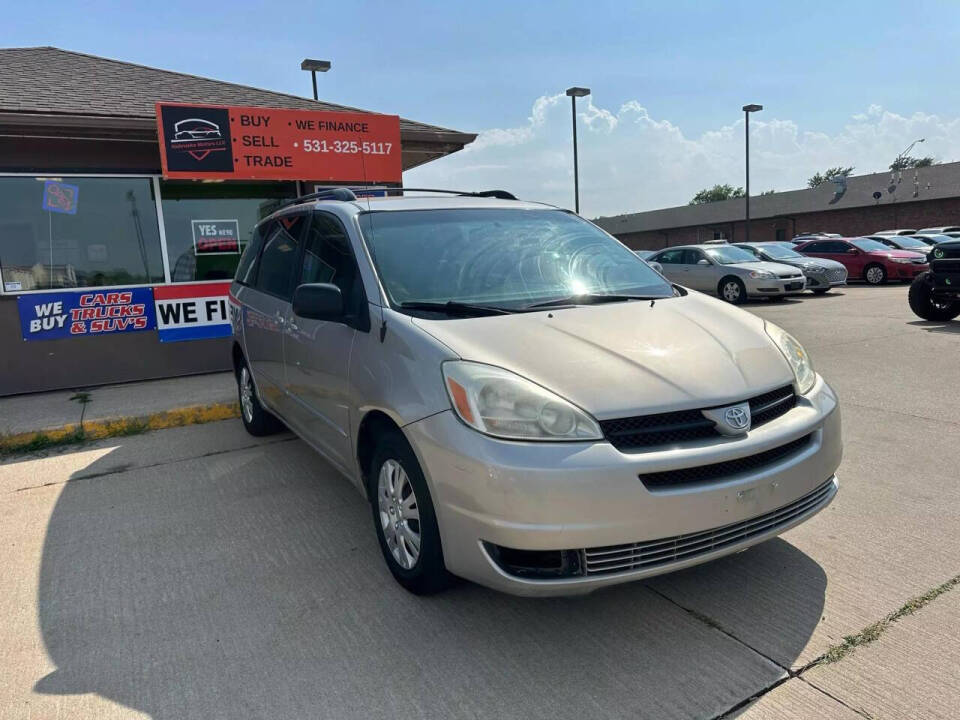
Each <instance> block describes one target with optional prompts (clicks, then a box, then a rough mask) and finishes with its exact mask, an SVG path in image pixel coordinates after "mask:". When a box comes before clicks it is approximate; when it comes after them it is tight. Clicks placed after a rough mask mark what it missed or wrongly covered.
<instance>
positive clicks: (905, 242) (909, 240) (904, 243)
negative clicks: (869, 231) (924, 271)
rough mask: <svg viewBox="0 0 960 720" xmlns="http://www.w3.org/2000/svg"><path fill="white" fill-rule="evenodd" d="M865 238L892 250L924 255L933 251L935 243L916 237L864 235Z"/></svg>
mask: <svg viewBox="0 0 960 720" xmlns="http://www.w3.org/2000/svg"><path fill="white" fill-rule="evenodd" d="M864 237H865V238H869V239H870V240H876V241H877V242H878V243H883V244H884V245H886V246H887V247H890V248H893V249H894V250H909V251H910V252H918V253H923V254H924V255H926V254H927V253H928V252H930V251H931V250H932V249H933V246H934V245H935V243H933V242H930V241H929V240H927V239H926V238H923V237H920V236H918V235H864Z"/></svg>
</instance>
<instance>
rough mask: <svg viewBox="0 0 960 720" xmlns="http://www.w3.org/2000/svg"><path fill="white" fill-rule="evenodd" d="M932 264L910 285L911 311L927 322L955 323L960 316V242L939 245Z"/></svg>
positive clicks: (931, 255) (932, 252)
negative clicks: (953, 321) (951, 321)
mask: <svg viewBox="0 0 960 720" xmlns="http://www.w3.org/2000/svg"><path fill="white" fill-rule="evenodd" d="M929 261H930V269H929V270H928V271H927V272H924V273H921V274H919V275H917V277H916V278H915V279H914V281H913V283H912V284H911V285H910V293H909V301H910V309H911V310H913V312H914V313H916V314H917V315H919V316H920V317H922V318H923V319H924V320H936V321H940V322H944V321H946V320H953V319H954V318H955V317H957V316H958V315H960V240H950V241H947V242H942V243H939V244H938V245H937V246H936V247H935V248H934V249H933V250H932V251H931V252H930V256H929Z"/></svg>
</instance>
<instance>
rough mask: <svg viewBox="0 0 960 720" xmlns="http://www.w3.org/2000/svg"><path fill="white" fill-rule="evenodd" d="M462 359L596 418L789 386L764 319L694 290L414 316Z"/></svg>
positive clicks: (697, 404)
mask: <svg viewBox="0 0 960 720" xmlns="http://www.w3.org/2000/svg"><path fill="white" fill-rule="evenodd" d="M412 321H413V323H414V324H416V325H417V326H418V327H420V328H421V329H423V330H424V331H426V332H428V333H429V334H431V335H432V336H433V337H435V338H436V339H437V340H439V341H440V342H442V343H443V344H444V345H446V346H447V347H449V348H450V349H451V350H452V351H453V352H454V353H456V354H457V355H459V356H460V357H461V358H463V359H464V360H472V361H475V362H482V363H488V364H490V365H496V366H498V367H502V368H506V369H507V370H511V371H512V372H515V373H517V374H519V375H522V376H523V377H526V378H528V379H530V380H533V381H534V382H536V383H539V384H540V385H542V386H543V387H545V388H547V389H549V390H552V391H553V392H555V393H557V394H558V395H560V396H561V397H564V398H566V399H567V400H570V401H571V402H573V403H575V404H576V405H579V406H580V407H582V408H583V409H584V410H587V411H588V412H590V413H591V414H593V415H594V416H595V417H597V418H598V419H601V420H602V419H609V418H615V417H624V416H630V415H643V414H648V413H658V412H668V411H672V410H684V409H690V408H702V407H709V406H715V405H723V404H726V403H728V402H737V401H741V400H745V399H747V398H749V397H752V396H754V395H759V394H760V393H763V392H766V391H767V390H771V389H773V388H777V387H781V386H783V385H786V384H789V383H792V382H793V379H794V378H793V371H792V370H791V369H790V366H789V365H788V364H787V361H786V360H785V359H784V357H783V355H782V354H781V353H780V351H779V350H778V349H777V347H776V346H775V345H774V344H773V342H772V341H771V340H770V338H769V337H768V336H767V334H766V332H765V331H764V327H763V320H761V319H760V318H758V317H756V316H754V315H751V314H749V313H747V312H745V311H743V310H739V309H737V308H734V307H732V306H730V305H727V304H726V303H723V302H721V301H719V300H715V299H713V298H709V297H707V296H705V295H701V294H700V293H695V292H690V293H689V294H688V295H687V296H686V297H676V298H668V299H664V300H657V301H656V302H654V303H653V304H652V305H651V303H650V302H648V301H632V302H623V303H610V304H605V305H585V306H578V307H573V308H563V309H556V308H555V309H550V310H544V311H543V312H534V313H518V314H514V315H496V316H491V317H479V318H462V319H461V318H458V319H448V320H428V319H424V318H419V317H416V318H412Z"/></svg>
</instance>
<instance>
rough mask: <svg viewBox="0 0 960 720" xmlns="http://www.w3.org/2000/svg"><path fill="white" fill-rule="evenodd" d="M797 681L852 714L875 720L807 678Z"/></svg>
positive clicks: (799, 677) (866, 719)
mask: <svg viewBox="0 0 960 720" xmlns="http://www.w3.org/2000/svg"><path fill="white" fill-rule="evenodd" d="M797 680H799V681H800V682H802V683H805V684H806V685H807V687H811V688H813V689H814V690H816V691H817V692H818V693H820V694H821V695H826V696H827V697H828V698H830V699H831V700H833V701H834V702H835V703H838V704H840V705H843V706H844V707H845V708H847V710H849V711H850V712H852V713H856V714H857V715H859V716H860V717H862V718H865V720H874V716H873V715H871V714H870V713H868V712H867V711H866V710H861V709H860V708H855V707H854V706H853V705H850V704H849V703H845V702H844V701H843V700H841V699H840V698H838V697H837V696H836V695H833V694H831V693H828V692H827V691H826V690H824V689H823V688H822V687H819V686H817V685H814V684H813V683H812V682H810V681H809V680H807V679H806V678H805V677H801V676H799V675H797Z"/></svg>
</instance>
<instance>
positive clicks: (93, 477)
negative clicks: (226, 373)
mask: <svg viewBox="0 0 960 720" xmlns="http://www.w3.org/2000/svg"><path fill="white" fill-rule="evenodd" d="M297 439H298V438H297V437H295V436H294V437H285V438H278V439H276V440H268V441H266V442H260V443H252V444H250V445H243V446H242V447H235V448H228V449H227V450H212V451H210V452H207V453H201V454H199V455H191V456H190V457H182V458H176V459H173V460H164V461H162V462H155V463H150V464H149V465H136V466H128V467H123V468H116V469H114V470H104V471H103V472H98V473H90V474H89V475H78V476H77V477H71V478H68V479H67V480H61V481H59V482H49V483H41V484H39V485H26V486H24V487H19V488H15V489H13V490H8V491H7V492H6V493H5V494H10V493H18V492H26V491H28V490H39V489H41V488H46V487H54V486H56V485H66V484H68V483H74V482H79V481H81V480H96V479H98V478H104V477H109V476H110V475H123V474H124V473H128V472H130V471H131V470H151V469H154V468H158V467H164V466H165V465H175V464H176V463H179V462H186V461H188V460H200V459H202V458H209V457H216V456H217V455H226V454H228V453H232V452H242V451H244V450H252V449H254V448H258V447H267V446H269V445H279V444H280V443H285V442H293V441H295V440H297Z"/></svg>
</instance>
